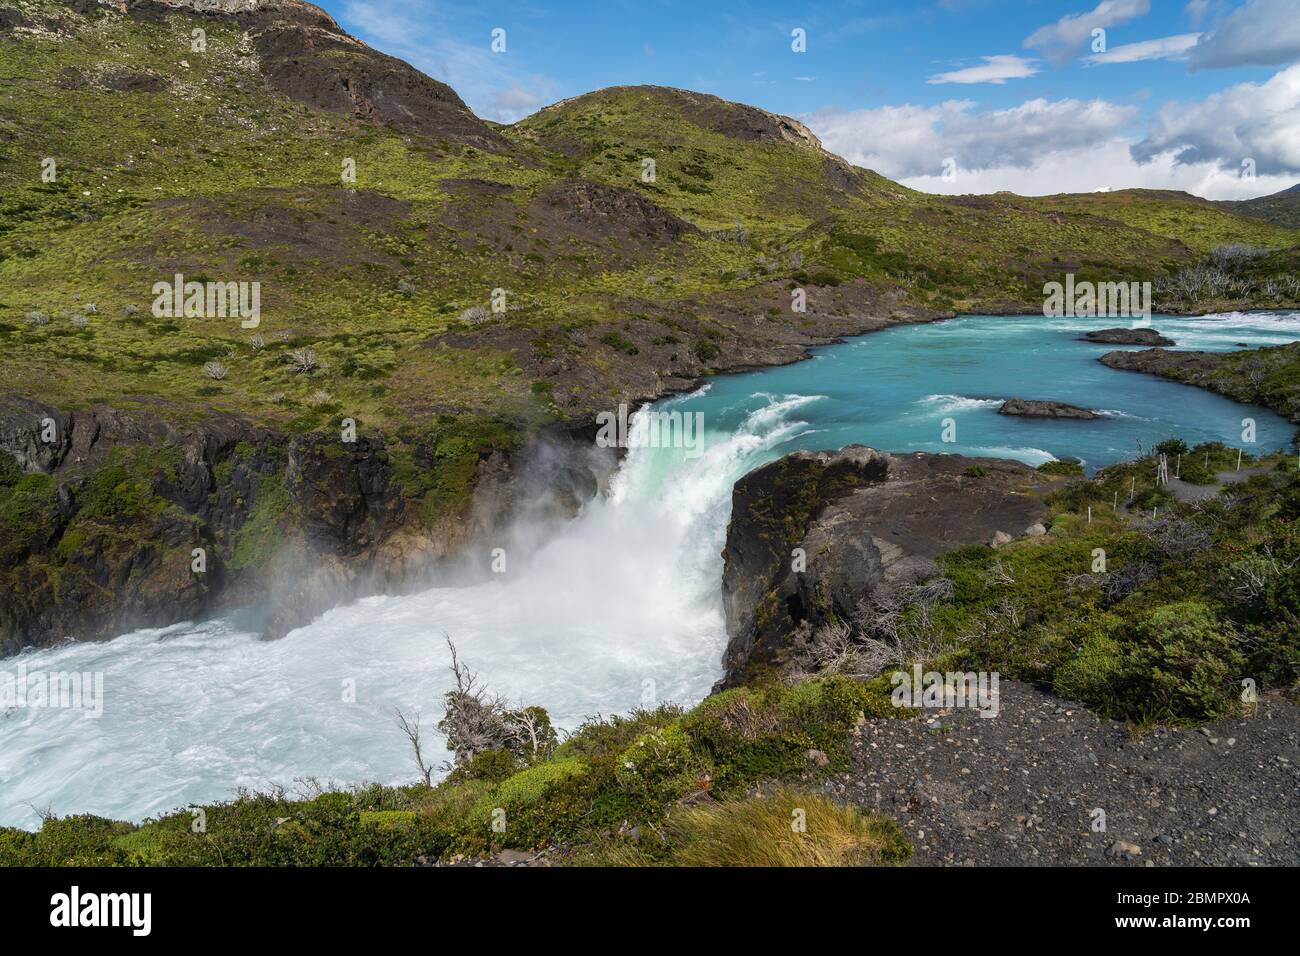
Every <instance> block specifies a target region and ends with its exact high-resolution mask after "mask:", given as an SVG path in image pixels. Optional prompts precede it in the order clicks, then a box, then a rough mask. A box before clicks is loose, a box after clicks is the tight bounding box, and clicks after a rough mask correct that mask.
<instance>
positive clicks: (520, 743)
mask: <svg viewBox="0 0 1300 956" xmlns="http://www.w3.org/2000/svg"><path fill="white" fill-rule="evenodd" d="M446 641H447V649H448V650H449V651H450V652H451V665H450V669H451V673H452V677H453V678H454V679H455V682H456V686H455V687H454V688H453V689H452V690H449V691H448V692H447V693H446V695H444V697H443V701H444V703H445V704H446V713H445V714H444V715H443V718H442V720H440V721H439V722H438V731H439V733H441V734H442V735H443V736H445V737H446V738H447V749H448V750H450V751H451V752H452V753H453V754H454V755H455V760H454V764H453V766H455V767H461V766H464V765H465V764H468V763H469V762H470V761H472V760H473V759H474V757H475V756H476V755H477V754H480V753H483V752H485V751H489V750H509V751H510V752H511V753H513V754H515V755H517V756H518V757H519V758H520V759H521V760H522V761H523V762H525V763H530V762H532V761H534V760H538V759H541V758H543V757H545V756H547V755H549V754H550V753H551V751H552V750H554V749H555V745H556V742H557V741H556V734H555V730H554V729H553V728H552V727H551V720H550V718H549V717H548V716H547V714H546V711H545V710H543V709H542V708H540V707H518V708H516V707H512V706H511V705H510V703H509V702H508V701H507V700H506V699H505V698H504V697H499V696H497V695H496V694H492V693H489V692H488V690H487V688H486V687H485V686H484V685H483V684H482V683H481V682H480V681H479V677H478V674H477V673H476V672H474V671H472V670H470V669H469V667H468V666H466V665H465V663H464V662H463V661H461V659H460V655H459V654H458V653H457V651H456V645H455V644H454V643H453V642H452V640H451V637H450V636H446ZM408 736H409V735H408Z"/></svg>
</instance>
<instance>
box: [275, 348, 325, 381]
mask: <svg viewBox="0 0 1300 956" xmlns="http://www.w3.org/2000/svg"><path fill="white" fill-rule="evenodd" d="M284 358H285V361H286V362H288V363H289V365H290V367H291V368H292V369H293V370H294V373H295V374H298V375H302V374H305V373H307V372H314V371H315V370H316V369H317V368H319V367H320V360H319V359H318V358H317V357H316V350H315V349H313V348H306V347H304V348H300V349H290V350H289V351H288V352H287V353H285V357H284Z"/></svg>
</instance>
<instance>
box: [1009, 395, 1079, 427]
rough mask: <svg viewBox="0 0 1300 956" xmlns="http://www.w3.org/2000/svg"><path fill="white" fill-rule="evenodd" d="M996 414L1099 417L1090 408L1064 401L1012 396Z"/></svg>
mask: <svg viewBox="0 0 1300 956" xmlns="http://www.w3.org/2000/svg"><path fill="white" fill-rule="evenodd" d="M998 414H999V415H1017V416H1019V417H1021V418H1077V419H1079V420H1081V421H1092V420H1093V419H1096V418H1100V417H1101V416H1100V415H1098V414H1097V413H1096V412H1094V411H1093V410H1092V409H1090V408H1080V407H1079V406H1078V405H1067V404H1066V403H1065V402H1039V401H1034V400H1032V399H1025V398H1013V399H1011V400H1009V401H1006V402H1003V403H1002V407H1001V408H999V409H998Z"/></svg>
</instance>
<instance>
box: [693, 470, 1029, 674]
mask: <svg viewBox="0 0 1300 956" xmlns="http://www.w3.org/2000/svg"><path fill="white" fill-rule="evenodd" d="M975 464H979V465H980V466H981V467H982V469H983V472H982V474H983V477H981V478H980V479H978V480H975V479H972V478H970V477H968V476H967V475H966V474H965V472H966V470H967V469H968V468H970V467H971V466H972V465H975ZM1049 480H1050V479H1049V478H1047V477H1045V476H1043V475H1040V474H1039V473H1038V472H1036V471H1035V470H1034V469H1032V468H1030V467H1028V466H1027V465H1023V464H1021V463H1019V462H1012V461H1004V460H1001V459H996V458H979V459H975V458H967V457H964V456H962V455H932V454H926V453H921V452H916V453H912V454H904V455H887V454H884V453H882V452H879V451H875V450H874V449H871V448H865V447H863V446H861V445H850V446H848V447H846V448H844V449H842V450H840V451H820V452H795V453H794V454H791V455H787V456H786V457H785V458H782V459H781V460H780V461H775V462H772V463H771V464H769V465H765V466H764V467H762V468H759V469H757V470H755V471H753V472H751V473H750V474H748V475H746V476H745V477H744V478H742V479H740V481H738V482H736V486H735V489H734V490H733V492H732V513H731V523H730V525H729V526H728V528H727V543H726V547H725V549H724V551H723V572H722V593H723V608H724V611H725V613H726V620H727V649H726V652H725V654H724V655H723V666H724V669H725V673H724V676H723V678H722V680H720V681H719V682H718V684H717V686H716V688H715V689H718V690H722V689H725V688H728V687H735V686H739V685H741V684H744V683H747V682H749V681H752V680H754V679H755V678H757V677H760V676H761V675H762V674H764V673H765V672H779V671H780V670H781V669H782V667H783V666H784V664H785V662H786V660H787V658H788V656H789V654H790V652H791V651H792V650H793V649H794V646H795V641H796V640H797V638H796V635H797V634H798V633H800V632H801V631H803V630H806V629H807V628H814V629H815V628H818V627H820V626H822V625H823V624H826V623H829V622H830V621H832V620H836V619H838V620H845V619H847V618H850V617H851V616H852V615H853V614H854V612H855V611H856V609H857V607H858V605H859V602H861V601H862V600H864V599H868V598H871V597H872V596H873V595H880V594H883V593H884V591H883V590H882V589H889V588H893V587H897V586H899V585H900V584H904V583H911V582H914V581H917V580H923V579H925V578H927V577H931V576H933V575H934V574H935V572H936V567H935V565H934V559H935V558H936V557H938V556H939V555H941V554H943V553H944V552H946V551H950V550H952V549H953V548H957V547H960V546H962V545H966V544H987V543H988V542H989V541H990V539H991V538H992V537H993V535H994V533H995V532H997V531H999V530H1000V529H1002V528H1028V527H1030V526H1031V525H1033V524H1034V523H1035V522H1038V521H1040V520H1041V518H1042V517H1043V516H1044V515H1045V514H1046V510H1047V509H1046V507H1045V505H1044V504H1043V503H1042V501H1041V500H1039V499H1038V498H1037V497H1035V496H1033V495H1031V494H1029V493H1028V491H1029V490H1031V489H1032V488H1033V487H1034V486H1036V485H1039V484H1044V483H1047V482H1048V481H1049ZM1007 540H1008V541H1009V540H1011V539H1010V538H1009V537H1008V538H1007Z"/></svg>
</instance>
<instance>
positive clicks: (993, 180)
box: [899, 139, 1296, 199]
mask: <svg viewBox="0 0 1300 956" xmlns="http://www.w3.org/2000/svg"><path fill="white" fill-rule="evenodd" d="M1129 146H1130V144H1129V143H1128V142H1126V141H1124V140H1118V139H1117V140H1113V141H1111V142H1105V143H1098V144H1096V145H1094V146H1090V147H1087V148H1084V149H1077V150H1070V151H1067V152H1053V153H1048V154H1047V155H1045V156H1044V157H1043V158H1042V160H1041V161H1040V162H1038V163H1037V164H1036V165H1034V166H1032V167H1030V168H1028V169H1026V168H1023V167H1017V166H996V167H992V168H989V169H978V170H968V169H961V168H958V170H957V175H956V177H955V178H954V179H952V180H944V179H943V178H942V176H940V175H939V174H938V173H935V174H932V175H926V176H910V177H905V178H903V179H901V180H899V181H900V182H901V183H902V184H903V185H905V186H910V187H911V188H912V189H919V190H922V191H923V192H931V193H946V194H949V195H961V194H964V193H993V192H999V191H1001V190H1007V191H1008V192H1013V193H1018V194H1019V195H1021V196H1050V195H1053V194H1055V193H1087V192H1100V191H1111V190H1116V189H1175V190H1182V191H1184V192H1189V193H1191V194H1192V195H1194V196H1203V197H1205V198H1206V199H1253V198H1255V197H1256V196H1266V195H1269V194H1270V193H1275V192H1281V191H1282V190H1283V189H1286V188H1288V187H1290V186H1293V185H1295V183H1296V177H1295V176H1287V175H1261V176H1257V177H1256V178H1255V179H1253V180H1249V179H1243V178H1242V177H1241V175H1240V173H1239V172H1235V171H1231V170H1225V169H1221V168H1220V167H1219V166H1218V164H1215V163H1193V164H1185V163H1176V162H1175V161H1174V158H1173V156H1172V155H1168V154H1166V155H1164V156H1160V157H1157V158H1156V159H1155V160H1153V161H1151V162H1149V163H1138V162H1136V161H1135V160H1134V159H1133V157H1132V156H1131V155H1130V153H1129Z"/></svg>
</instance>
